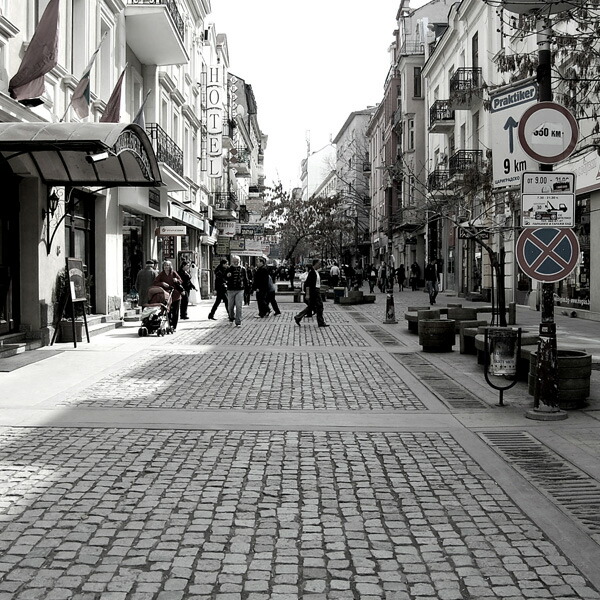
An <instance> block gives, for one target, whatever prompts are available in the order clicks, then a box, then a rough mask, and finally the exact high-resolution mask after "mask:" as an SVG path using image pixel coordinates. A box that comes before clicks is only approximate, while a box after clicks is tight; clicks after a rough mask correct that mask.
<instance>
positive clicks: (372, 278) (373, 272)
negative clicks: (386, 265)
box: [367, 265, 377, 294]
mask: <svg viewBox="0 0 600 600" xmlns="http://www.w3.org/2000/svg"><path fill="white" fill-rule="evenodd" d="M367 279H368V281H369V293H370V294H372V293H373V290H374V289H375V285H376V283H377V269H376V268H375V265H369V266H368V267H367Z"/></svg>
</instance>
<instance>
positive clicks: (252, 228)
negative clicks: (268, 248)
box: [240, 224, 265, 236]
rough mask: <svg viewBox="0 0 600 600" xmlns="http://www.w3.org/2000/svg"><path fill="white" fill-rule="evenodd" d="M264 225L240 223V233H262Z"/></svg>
mask: <svg viewBox="0 0 600 600" xmlns="http://www.w3.org/2000/svg"><path fill="white" fill-rule="evenodd" d="M264 232H265V227H264V225H262V224H257V225H240V233H241V234H242V235H251V236H254V235H263V234H264Z"/></svg>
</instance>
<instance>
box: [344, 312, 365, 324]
mask: <svg viewBox="0 0 600 600" xmlns="http://www.w3.org/2000/svg"><path fill="white" fill-rule="evenodd" d="M347 312H348V314H349V315H350V316H351V317H352V318H353V319H354V320H355V321H356V322H357V323H370V322H371V319H369V317H366V316H365V315H363V314H362V313H361V312H358V311H357V310H349V311H347Z"/></svg>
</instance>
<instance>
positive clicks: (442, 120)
mask: <svg viewBox="0 0 600 600" xmlns="http://www.w3.org/2000/svg"><path fill="white" fill-rule="evenodd" d="M450 123H451V124H452V125H454V111H453V110H452V108H451V107H450V101H449V100H436V101H435V102H434V103H433V105H432V106H431V108H430V109H429V126H430V128H431V129H436V128H439V127H440V126H442V127H444V126H447V125H449V124H450Z"/></svg>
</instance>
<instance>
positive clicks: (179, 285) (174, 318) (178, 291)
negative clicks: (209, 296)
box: [152, 260, 185, 331]
mask: <svg viewBox="0 0 600 600" xmlns="http://www.w3.org/2000/svg"><path fill="white" fill-rule="evenodd" d="M152 285H156V286H160V287H162V288H164V289H171V288H172V289H173V295H172V296H171V307H170V309H169V322H170V323H171V328H172V330H173V331H175V329H176V328H177V323H178V321H179V303H180V301H181V295H182V294H185V290H184V289H183V282H182V281H181V277H179V275H178V274H177V271H174V270H173V265H172V264H171V261H170V260H165V261H163V264H162V271H161V272H160V273H159V274H158V275H157V276H156V279H155V280H154V283H153V284H152Z"/></svg>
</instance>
